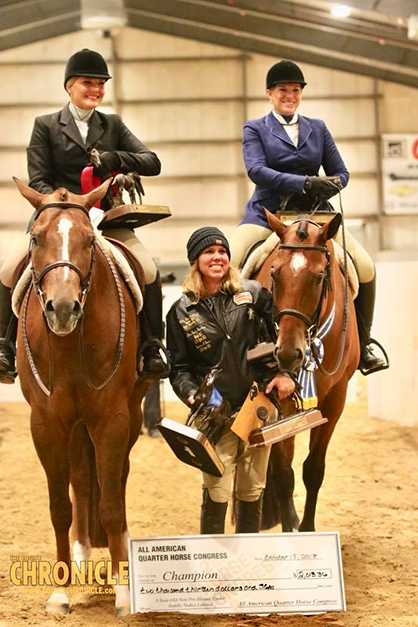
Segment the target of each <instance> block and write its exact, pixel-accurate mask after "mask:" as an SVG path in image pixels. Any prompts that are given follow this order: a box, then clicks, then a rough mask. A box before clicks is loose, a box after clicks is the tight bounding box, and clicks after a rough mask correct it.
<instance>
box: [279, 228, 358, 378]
mask: <svg viewBox="0 0 418 627" xmlns="http://www.w3.org/2000/svg"><path fill="white" fill-rule="evenodd" d="M294 222H309V223H310V224H314V225H315V226H317V227H318V228H319V225H318V224H317V223H316V222H314V221H313V220H307V219H306V218H301V219H299V220H295V221H294ZM343 229H344V226H343ZM343 244H344V246H343V248H344V266H345V267H344V270H345V273H344V274H345V276H344V280H345V285H344V310H343V322H342V332H341V341H340V347H339V352H338V356H337V361H336V363H335V366H334V368H333V369H332V370H330V371H328V370H326V369H325V368H324V366H323V365H322V363H321V362H320V360H319V357H318V352H317V348H316V345H315V342H314V340H315V338H316V336H317V333H318V328H319V322H320V318H321V313H322V307H323V304H324V300H325V297H326V295H327V293H328V291H332V282H331V257H330V252H329V249H328V247H327V246H316V245H312V244H279V245H278V246H277V249H276V250H278V251H279V250H283V249H287V250H319V251H320V252H322V253H324V255H325V258H326V266H325V276H324V280H323V282H322V289H321V295H320V297H319V301H318V305H317V307H316V309H315V312H314V314H313V316H312V318H310V317H309V316H307V315H306V314H304V313H303V312H302V311H299V310H298V309H290V308H288V309H281V310H280V311H278V312H277V316H276V324H277V325H278V324H279V322H280V319H281V318H282V317H283V316H293V317H294V318H299V320H302V322H303V323H304V324H305V325H306V339H307V343H308V346H309V347H310V348H311V350H312V354H313V357H314V359H315V362H316V364H317V366H318V368H319V370H320V371H321V372H322V374H324V375H333V374H335V373H336V372H337V370H338V368H339V367H340V365H341V362H342V358H343V354H344V346H345V340H346V335H347V321H348V316H347V313H348V272H347V258H346V255H347V251H346V247H345V233H344V230H343ZM272 282H274V279H273V276H272Z"/></svg>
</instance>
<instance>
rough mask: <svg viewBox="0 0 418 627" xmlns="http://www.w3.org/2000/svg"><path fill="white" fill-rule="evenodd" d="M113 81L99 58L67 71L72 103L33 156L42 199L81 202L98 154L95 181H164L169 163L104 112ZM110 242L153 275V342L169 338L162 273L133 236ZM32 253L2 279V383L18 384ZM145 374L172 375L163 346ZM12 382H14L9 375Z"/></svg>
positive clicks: (46, 121)
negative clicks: (24, 269)
mask: <svg viewBox="0 0 418 627" xmlns="http://www.w3.org/2000/svg"><path fill="white" fill-rule="evenodd" d="M110 78H111V76H110V74H109V72H108V67H107V64H106V61H105V60H104V58H103V57H102V56H101V55H100V54H99V53H98V52H95V51H93V50H88V49H83V50H80V51H79V52H76V53H75V54H73V55H72V56H71V57H70V59H69V60H68V63H67V66H66V68H65V77H64V88H65V90H66V91H67V93H68V94H69V96H70V102H69V103H68V104H67V105H66V106H65V107H64V108H63V109H62V110H61V111H58V112H56V113H51V114H47V115H42V116H39V117H37V118H36V119H35V124H34V128H33V131H32V136H31V139H30V143H29V146H28V148H27V159H28V172H29V185H30V187H32V188H33V189H35V190H36V191H38V192H40V193H41V194H50V193H52V192H53V191H54V190H55V189H58V188H59V187H64V188H66V189H68V190H69V191H70V192H72V193H74V194H81V193H82V192H81V173H82V171H83V169H84V168H85V167H86V166H87V165H88V164H89V163H90V151H91V149H92V148H95V149H96V150H98V152H99V153H100V160H101V166H100V167H98V168H95V170H94V172H93V174H94V175H95V176H99V177H101V178H103V179H104V178H107V177H108V176H109V175H110V174H111V172H112V171H119V172H122V173H124V174H126V173H128V172H131V171H133V170H135V171H137V172H138V173H139V174H141V175H146V176H156V175H157V174H159V173H160V170H161V163H160V160H159V159H158V157H157V155H156V154H155V153H154V152H151V150H149V148H147V147H146V146H145V145H144V144H143V143H142V142H141V141H139V139H137V137H135V135H134V134H133V133H131V131H130V130H129V129H128V128H127V127H126V126H125V124H124V123H123V122H122V120H121V118H120V117H119V116H118V115H114V114H104V113H101V112H99V111H97V110H96V107H98V105H100V104H101V102H102V100H103V97H104V94H105V83H106V81H107V80H109V79H110ZM110 207H111V198H110V197H106V198H105V199H104V200H103V201H102V208H103V209H105V210H106V209H109V208H110ZM106 235H108V236H109V237H113V238H115V239H118V240H120V241H122V242H124V243H125V244H126V245H127V246H128V247H129V248H131V249H132V250H133V252H134V253H135V254H136V256H137V257H138V258H139V260H140V262H141V265H142V267H143V270H144V274H145V282H146V291H145V299H144V313H145V316H146V318H147V320H148V326H149V328H150V332H151V335H152V336H153V337H155V338H157V339H159V340H161V337H162V296H161V283H160V278H159V273H158V271H157V268H156V266H155V263H154V261H153V259H152V257H151V255H150V254H149V253H148V252H147V250H146V249H145V247H144V245H143V244H142V243H141V242H140V241H139V240H138V238H137V237H136V236H135V233H134V232H133V231H132V230H130V229H128V228H123V227H122V228H117V229H108V230H107V232H106ZM27 248H28V240H27V238H23V237H22V242H21V245H18V246H16V247H15V249H14V250H13V252H12V253H11V254H10V255H9V256H8V258H7V259H6V261H5V263H4V264H3V267H2V269H1V272H0V279H1V283H0V338H2V339H0V381H1V379H2V375H3V376H4V375H6V381H5V382H12V381H13V374H14V346H13V342H11V341H10V338H7V339H6V335H7V328H8V325H9V321H10V319H11V315H12V313H11V306H10V289H9V287H10V283H11V277H12V273H13V271H14V268H15V267H16V265H17V263H18V262H19V260H20V258H21V257H22V256H23V255H24V254H25V252H26V250H27ZM144 361H145V364H144V368H145V370H146V371H147V373H149V374H153V375H155V376H158V375H159V374H161V373H163V372H165V371H166V365H165V363H164V362H163V361H162V359H161V357H160V354H159V350H158V347H157V345H152V344H151V345H150V346H149V347H148V349H147V350H146V351H144ZM8 374H9V375H11V376H9V377H7V375H8Z"/></svg>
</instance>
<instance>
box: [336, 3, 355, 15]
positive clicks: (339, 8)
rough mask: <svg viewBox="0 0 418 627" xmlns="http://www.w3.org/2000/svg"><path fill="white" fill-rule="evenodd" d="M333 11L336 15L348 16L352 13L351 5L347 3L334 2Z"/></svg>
mask: <svg viewBox="0 0 418 627" xmlns="http://www.w3.org/2000/svg"><path fill="white" fill-rule="evenodd" d="M331 13H332V15H333V16H334V17H348V16H349V15H350V13H351V7H348V6H347V5H346V4H334V6H333V7H332V9H331Z"/></svg>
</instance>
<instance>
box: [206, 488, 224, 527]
mask: <svg viewBox="0 0 418 627" xmlns="http://www.w3.org/2000/svg"><path fill="white" fill-rule="evenodd" d="M227 509H228V502H226V503H216V501H212V499H211V498H210V495H209V490H208V489H207V488H203V500H202V508H201V510H200V533H202V534H203V533H204V534H211V533H225V516H226V510H227Z"/></svg>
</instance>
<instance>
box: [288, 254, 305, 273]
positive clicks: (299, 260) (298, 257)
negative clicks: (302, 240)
mask: <svg viewBox="0 0 418 627" xmlns="http://www.w3.org/2000/svg"><path fill="white" fill-rule="evenodd" d="M307 263H308V261H307V259H306V257H305V255H304V254H303V253H293V255H292V261H291V262H290V267H291V268H292V270H293V271H294V273H295V274H297V273H298V272H299V270H302V268H305V267H306V265H307Z"/></svg>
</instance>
